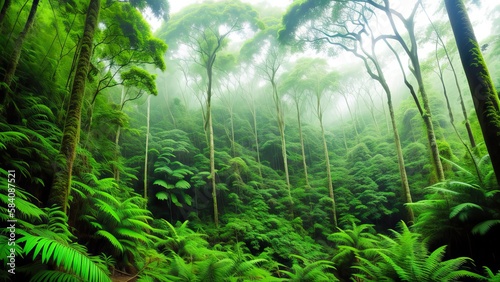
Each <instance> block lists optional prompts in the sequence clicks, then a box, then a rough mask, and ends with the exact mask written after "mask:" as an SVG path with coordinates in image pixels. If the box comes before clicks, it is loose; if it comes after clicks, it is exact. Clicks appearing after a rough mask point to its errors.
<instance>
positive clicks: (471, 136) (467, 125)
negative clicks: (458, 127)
mask: <svg viewBox="0 0 500 282" xmlns="http://www.w3.org/2000/svg"><path fill="white" fill-rule="evenodd" d="M421 5H422V7H423V10H424V13H425V15H426V16H427V19H428V20H429V22H430V23H431V25H432V28H433V29H434V33H436V37H437V39H438V41H439V43H440V44H441V47H442V48H443V51H444V54H445V56H446V59H447V61H448V63H449V64H450V68H451V72H452V73H453V78H454V79H455V85H456V87H457V91H458V97H459V99H460V106H461V108H462V115H463V116H464V123H465V129H466V130H467V136H468V137H469V142H470V145H471V147H472V148H476V140H475V138H474V134H472V129H471V126H470V122H469V117H468V114H467V109H466V108H465V102H464V98H463V95H462V87H461V86H460V81H459V80H458V75H457V72H456V70H455V66H454V64H453V60H452V59H451V57H450V54H449V53H448V48H446V44H445V43H444V41H443V38H442V37H441V34H439V32H438V30H437V28H436V26H435V25H434V23H433V22H432V20H431V18H430V17H429V15H428V14H427V11H426V10H425V7H424V5H423V3H421ZM436 57H437V55H436ZM436 59H437V58H436Z"/></svg>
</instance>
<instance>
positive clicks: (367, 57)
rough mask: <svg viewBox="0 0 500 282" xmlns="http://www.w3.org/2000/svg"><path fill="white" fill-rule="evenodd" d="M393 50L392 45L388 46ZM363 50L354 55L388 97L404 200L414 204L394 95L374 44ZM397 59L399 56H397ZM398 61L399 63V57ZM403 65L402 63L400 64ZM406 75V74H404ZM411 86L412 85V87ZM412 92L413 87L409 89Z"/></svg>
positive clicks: (411, 212)
mask: <svg viewBox="0 0 500 282" xmlns="http://www.w3.org/2000/svg"><path fill="white" fill-rule="evenodd" d="M372 42H373V37H372ZM387 45H388V46H389V47H390V48H391V49H392V47H391V45H390V44H387ZM362 50H363V54H364V56H363V55H361V54H359V53H356V52H354V55H356V56H357V57H358V58H360V59H362V60H363V62H364V65H365V68H366V71H367V72H368V74H369V75H370V77H371V78H373V79H375V80H376V81H377V82H378V83H379V84H380V85H381V86H382V88H383V89H384V92H385V94H386V97H387V106H388V108H389V117H390V121H391V125H392V131H393V134H394V144H395V145H396V153H397V159H398V168H399V175H400V178H401V186H402V191H403V196H404V200H405V202H406V203H407V204H410V203H412V198H411V190H410V185H409V184H408V176H407V174H406V168H405V163H404V157H403V150H402V148H401V139H400V138H399V132H398V128H397V124H396V118H395V116H394V108H393V105H392V95H391V90H390V88H389V86H388V85H387V80H386V79H385V76H384V72H383V71H382V68H381V66H380V63H379V62H378V59H377V57H376V55H375V54H376V53H375V46H374V45H373V44H372V47H371V53H368V52H367V51H366V50H364V49H362ZM393 52H394V50H393ZM396 57H397V54H396ZM397 58H398V61H399V57H397ZM369 61H370V62H372V63H373V66H374V68H375V69H374V70H373V69H372V68H371V67H370V64H369V63H368V62H369ZM400 64H401V63H400ZM403 74H404V72H403ZM406 82H407V81H406V76H405V83H406ZM407 86H408V84H407ZM410 86H411V85H410ZM409 88H410V90H411V87H409ZM383 109H384V115H385V108H383ZM406 210H407V213H408V214H407V216H408V223H409V224H411V223H413V222H414V219H415V216H414V214H413V210H412V209H411V207H409V206H406Z"/></svg>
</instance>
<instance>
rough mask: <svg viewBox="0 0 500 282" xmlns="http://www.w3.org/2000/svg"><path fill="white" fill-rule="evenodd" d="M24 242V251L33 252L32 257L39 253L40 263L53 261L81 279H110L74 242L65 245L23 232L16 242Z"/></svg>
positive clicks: (104, 280)
mask: <svg viewBox="0 0 500 282" xmlns="http://www.w3.org/2000/svg"><path fill="white" fill-rule="evenodd" d="M22 242H24V243H25V244H24V252H25V253H26V254H29V253H31V252H33V259H34V260H35V259H36V258H37V257H38V255H41V260H42V263H49V262H51V263H54V264H55V266H56V267H62V268H63V269H64V270H65V271H67V272H68V273H74V274H75V275H77V276H78V277H81V279H82V280H83V281H103V282H106V281H111V280H110V279H109V277H108V273H106V271H105V270H104V269H103V268H101V267H99V266H98V265H97V264H96V263H95V262H94V261H93V260H92V258H91V257H89V256H88V255H87V254H86V253H82V252H80V251H79V250H78V249H77V248H75V245H76V244H70V245H66V244H64V243H61V242H59V241H57V240H54V239H49V238H45V237H41V236H33V235H31V234H24V236H23V237H21V238H19V240H18V243H22Z"/></svg>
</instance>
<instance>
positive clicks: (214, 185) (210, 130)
mask: <svg viewBox="0 0 500 282" xmlns="http://www.w3.org/2000/svg"><path fill="white" fill-rule="evenodd" d="M207 108H208V111H210V105H208V106H207ZM208 135H209V140H210V141H209V142H210V148H209V150H210V180H211V182H212V199H213V205H214V222H215V227H217V228H218V227H219V208H218V205H217V183H216V182H215V145H214V128H213V126H212V115H208Z"/></svg>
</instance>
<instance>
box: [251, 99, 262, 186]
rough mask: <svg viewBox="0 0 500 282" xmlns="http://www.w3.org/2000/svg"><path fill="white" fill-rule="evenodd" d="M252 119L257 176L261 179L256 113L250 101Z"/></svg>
mask: <svg viewBox="0 0 500 282" xmlns="http://www.w3.org/2000/svg"><path fill="white" fill-rule="evenodd" d="M252 107H253V109H252V118H253V135H254V137H255V151H256V152H257V163H258V164H259V176H260V177H261V178H262V168H261V164H260V148H259V135H258V132H257V112H256V110H255V104H254V103H253V101H252Z"/></svg>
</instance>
